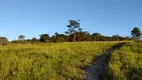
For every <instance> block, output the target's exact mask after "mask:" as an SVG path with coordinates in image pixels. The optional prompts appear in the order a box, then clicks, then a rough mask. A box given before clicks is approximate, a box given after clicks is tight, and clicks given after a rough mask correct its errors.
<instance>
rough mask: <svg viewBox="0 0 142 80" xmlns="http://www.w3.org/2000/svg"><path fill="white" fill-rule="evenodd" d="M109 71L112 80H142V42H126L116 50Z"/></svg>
mask: <svg viewBox="0 0 142 80" xmlns="http://www.w3.org/2000/svg"><path fill="white" fill-rule="evenodd" d="M109 70H110V75H111V76H113V79H114V80H142V42H128V43H126V44H125V45H124V46H123V47H121V48H120V49H117V50H116V51H115V52H114V53H113V54H112V56H111V59H110V62H109Z"/></svg>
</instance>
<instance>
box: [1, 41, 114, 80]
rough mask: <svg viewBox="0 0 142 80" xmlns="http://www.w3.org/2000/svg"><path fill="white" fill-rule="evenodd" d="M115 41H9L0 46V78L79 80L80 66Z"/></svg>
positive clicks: (12, 79)
mask: <svg viewBox="0 0 142 80" xmlns="http://www.w3.org/2000/svg"><path fill="white" fill-rule="evenodd" d="M114 44H116V42H104V43H103V42H97V43H96V42H79V43H48V44H22V45H20V44H19V45H16V44H13V45H12V44H11V45H9V46H3V47H0V80H81V79H82V77H83V75H84V71H83V70H82V69H83V68H84V67H85V66H87V65H88V64H89V63H91V61H92V60H93V59H94V58H95V57H96V56H99V55H101V52H102V51H103V50H106V49H108V48H110V47H111V46H112V45H114Z"/></svg>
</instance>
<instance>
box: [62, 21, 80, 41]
mask: <svg viewBox="0 0 142 80" xmlns="http://www.w3.org/2000/svg"><path fill="white" fill-rule="evenodd" d="M79 21H80V20H78V21H76V20H69V25H67V27H68V28H69V29H68V30H67V32H65V33H66V34H69V35H72V36H73V41H76V32H78V31H81V30H82V29H81V28H80V23H79Z"/></svg>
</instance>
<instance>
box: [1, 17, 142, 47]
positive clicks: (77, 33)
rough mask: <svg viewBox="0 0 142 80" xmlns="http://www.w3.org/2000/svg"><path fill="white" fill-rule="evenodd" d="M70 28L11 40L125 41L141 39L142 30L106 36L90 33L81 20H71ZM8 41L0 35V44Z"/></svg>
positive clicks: (29, 41)
mask: <svg viewBox="0 0 142 80" xmlns="http://www.w3.org/2000/svg"><path fill="white" fill-rule="evenodd" d="M67 27H68V30H67V31H66V32H65V34H59V33H58V32H56V33H55V34H54V35H52V36H49V34H41V35H39V36H40V38H39V39H37V38H35V37H34V38H32V39H27V40H25V39H24V38H25V36H24V35H20V36H18V40H14V41H11V42H12V43H41V42H43V43H47V42H80V41H124V40H140V38H141V35H142V32H141V31H140V29H139V28H138V27H134V29H133V30H132V31H131V35H132V37H122V36H119V35H113V36H104V35H102V34H100V33H92V34H91V33H89V32H87V31H83V29H82V28H81V27H80V21H79V20H78V21H76V20H69V25H67ZM7 43H8V40H7V38H6V37H0V44H1V45H5V44H7Z"/></svg>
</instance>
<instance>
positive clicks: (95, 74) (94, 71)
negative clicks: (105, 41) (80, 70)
mask: <svg viewBox="0 0 142 80" xmlns="http://www.w3.org/2000/svg"><path fill="white" fill-rule="evenodd" d="M112 51H113V50H112V49H109V50H107V51H106V52H104V54H103V55H102V56H99V57H97V58H96V60H94V61H93V64H91V65H89V66H88V67H87V68H86V74H87V75H86V78H85V80H107V79H106V74H105V73H106V72H107V71H106V61H107V60H108V56H109V55H110V54H111V53H112Z"/></svg>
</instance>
